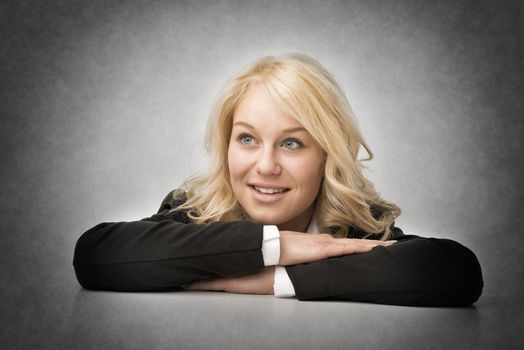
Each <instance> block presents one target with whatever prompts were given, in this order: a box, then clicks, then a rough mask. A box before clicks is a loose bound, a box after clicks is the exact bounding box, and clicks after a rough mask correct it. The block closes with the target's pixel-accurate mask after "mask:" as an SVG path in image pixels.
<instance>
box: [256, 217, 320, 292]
mask: <svg viewBox="0 0 524 350" xmlns="http://www.w3.org/2000/svg"><path fill="white" fill-rule="evenodd" d="M263 232H264V238H263V241H262V256H263V257H264V266H272V265H278V260H279V259H280V232H279V231H278V228H277V227H276V226H275V225H264V231H263ZM306 232H307V233H319V228H318V225H317V221H316V219H315V216H313V218H312V219H311V223H310V224H309V226H308V228H307V231H306ZM273 290H274V292H275V296H276V297H279V298H284V297H294V296H295V288H294V287H293V283H291V280H290V279H289V276H288V274H287V272H286V268H285V267H284V266H276V267H275V281H274V284H273Z"/></svg>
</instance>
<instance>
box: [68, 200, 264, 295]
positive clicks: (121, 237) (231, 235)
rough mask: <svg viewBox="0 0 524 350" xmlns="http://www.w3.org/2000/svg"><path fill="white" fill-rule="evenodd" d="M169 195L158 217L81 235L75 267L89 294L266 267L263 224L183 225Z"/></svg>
mask: <svg viewBox="0 0 524 350" xmlns="http://www.w3.org/2000/svg"><path fill="white" fill-rule="evenodd" d="M170 199H171V194H169V195H168V196H167V197H166V199H165V200H164V201H163V203H162V205H161V208H160V210H159V212H158V213H157V214H156V215H153V216H152V217H150V218H146V219H143V220H141V221H134V222H113V223H102V224H99V225H97V226H95V227H93V228H92V229H90V230H88V231H87V232H85V233H84V234H83V235H82V236H81V237H80V238H79V240H78V242H77V244H76V248H75V255H74V260H73V265H74V268H75V272H76V276H77V279H78V281H79V283H80V284H81V285H82V286H83V287H84V288H88V289H104V290H116V291H153V290H162V289H174V288H176V287H179V286H181V285H183V284H186V283H190V282H194V281H197V280H200V279H205V278H213V277H220V276H225V275H234V274H241V273H250V272H255V271H257V270H259V269H261V268H263V267H264V260H263V256H262V252H261V245H262V230H263V228H262V227H263V225H261V224H255V223H251V222H247V221H238V222H217V223H213V224H210V225H207V226H203V225H196V224H191V223H184V222H187V220H186V219H185V218H184V217H183V216H181V215H180V214H176V213H168V211H169V210H170V209H171V208H172V207H173V206H175V205H177V204H176V203H174V202H173V201H171V200H170Z"/></svg>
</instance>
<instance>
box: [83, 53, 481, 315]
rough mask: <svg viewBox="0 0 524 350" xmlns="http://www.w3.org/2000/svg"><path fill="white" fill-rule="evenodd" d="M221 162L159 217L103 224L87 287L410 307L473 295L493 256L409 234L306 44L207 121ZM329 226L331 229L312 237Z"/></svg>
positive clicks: (88, 240) (248, 79)
mask: <svg viewBox="0 0 524 350" xmlns="http://www.w3.org/2000/svg"><path fill="white" fill-rule="evenodd" d="M206 146H207V149H208V152H209V153H210V155H211V160H212V163H211V169H210V171H209V172H208V173H207V174H206V175H203V176H200V177H196V178H193V179H190V180H188V181H186V182H185V183H184V184H183V185H182V186H181V187H180V188H179V189H177V190H175V191H172V192H171V193H169V194H168V195H167V196H166V198H165V199H164V201H163V202H162V204H161V207H160V209H159V211H158V213H157V214H155V215H153V216H151V217H149V218H145V219H143V220H141V221H136V222H118V223H102V224H99V225H97V226H95V227H93V228H92V229H90V230H89V231H87V232H86V233H84V234H83V235H82V236H81V237H80V239H79V240H78V243H77V245H76V249H75V257H74V267H75V271H76V275H77V278H78V281H79V282H80V284H81V285H82V286H83V287H85V288H89V289H104V290H116V291H156V290H175V289H179V290H180V289H185V290H217V291H225V292H230V293H255V294H274V295H276V296H296V297H297V298H298V299H300V300H310V299H337V300H352V301H364V302H376V303H386V304H398V305H468V304H471V303H473V302H475V301H476V300H477V299H478V297H479V296H480V294H481V292H482V287H483V281H482V273H481V269H480V265H479V263H478V261H477V259H476V257H475V255H474V254H473V253H472V252H471V251H470V250H469V249H467V248H465V247H464V246H462V245H460V244H459V243H457V242H454V241H451V240H448V239H435V238H422V237H417V236H408V235H404V234H403V232H402V231H401V230H400V229H399V228H396V227H395V226H394V220H395V218H396V217H397V216H398V215H399V214H400V209H399V208H398V207H397V206H396V205H394V204H392V203H389V202H387V201H385V200H383V199H382V198H381V197H380V196H379V195H378V194H377V192H376V191H375V189H374V187H373V185H372V184H371V182H370V181H368V180H367V179H366V178H365V177H364V175H363V173H362V170H363V164H362V160H359V159H358V153H359V150H360V149H361V147H363V148H364V149H365V150H366V151H367V153H368V155H369V157H368V158H367V159H364V160H370V159H372V156H373V155H372V153H371V151H370V150H369V148H368V147H367V145H366V143H365V142H364V140H363V138H362V136H361V134H360V132H359V131H358V129H357V126H356V123H355V120H354V116H353V113H352V111H351V108H350V106H349V104H348V102H347V100H346V98H345V96H344V94H343V92H342V91H341V89H340V87H339V86H338V84H337V83H336V81H335V79H334V78H333V77H332V76H331V75H330V74H329V72H327V71H326V70H325V69H324V68H323V67H322V66H321V65H320V64H319V63H318V62H317V61H315V60H313V59H312V58H310V57H307V56H305V55H300V54H287V55H283V56H280V57H265V58H262V59H260V60H259V61H257V62H255V63H254V64H253V65H251V66H250V67H248V68H247V69H245V70H244V71H242V72H240V73H239V74H237V75H235V76H234V77H233V78H232V79H230V81H229V82H228V84H227V85H226V87H225V89H224V92H223V94H222V95H221V97H220V98H219V100H218V102H217V104H216V107H215V109H214V112H213V113H212V115H211V118H210V122H209V124H208V129H207V144H206ZM312 233H321V234H312Z"/></svg>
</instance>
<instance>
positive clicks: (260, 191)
mask: <svg viewBox="0 0 524 350" xmlns="http://www.w3.org/2000/svg"><path fill="white" fill-rule="evenodd" d="M249 187H250V188H251V191H252V193H253V197H254V198H255V200H257V201H259V202H263V203H274V202H277V201H279V200H280V199H282V198H283V197H285V196H286V193H287V192H288V191H289V188H274V187H261V186H257V185H250V186H249Z"/></svg>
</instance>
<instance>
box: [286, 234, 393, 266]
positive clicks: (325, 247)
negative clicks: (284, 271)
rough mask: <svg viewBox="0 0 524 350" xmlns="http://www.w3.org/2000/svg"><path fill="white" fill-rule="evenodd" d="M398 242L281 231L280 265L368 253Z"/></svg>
mask: <svg viewBox="0 0 524 350" xmlns="http://www.w3.org/2000/svg"><path fill="white" fill-rule="evenodd" d="M396 242H397V241H394V240H393V241H377V240H372V239H353V238H335V237H333V236H331V235H329V234H327V233H322V234H311V233H301V232H294V231H280V260H279V261H278V265H280V266H285V265H296V264H303V263H308V262H312V261H317V260H323V259H327V258H331V257H334V256H340V255H346V254H356V253H367V252H369V251H371V249H373V248H374V247H376V246H390V245H392V244H394V243H396Z"/></svg>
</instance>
